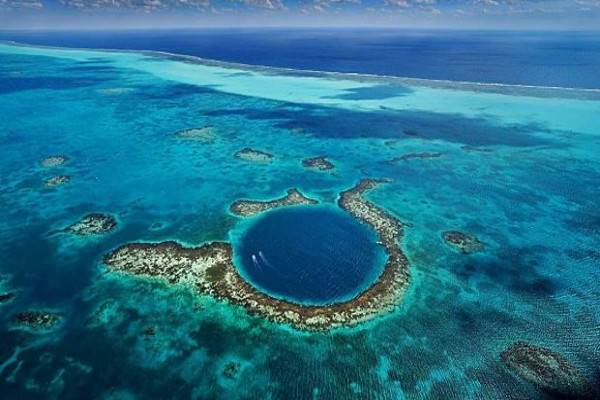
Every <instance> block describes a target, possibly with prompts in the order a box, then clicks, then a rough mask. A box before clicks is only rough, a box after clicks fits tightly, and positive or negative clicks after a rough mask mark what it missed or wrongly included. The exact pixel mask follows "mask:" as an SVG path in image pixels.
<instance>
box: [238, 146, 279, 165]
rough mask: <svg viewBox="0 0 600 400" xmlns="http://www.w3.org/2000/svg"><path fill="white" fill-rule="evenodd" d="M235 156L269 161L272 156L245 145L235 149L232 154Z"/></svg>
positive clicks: (245, 159) (243, 158) (249, 159)
mask: <svg viewBox="0 0 600 400" xmlns="http://www.w3.org/2000/svg"><path fill="white" fill-rule="evenodd" d="M234 157H235V158H239V159H240V160H244V161H250V162H260V163H270V162H272V161H273V158H274V156H273V155H272V154H269V153H267V152H264V151H261V150H255V149H251V148H250V147H246V148H244V149H242V150H239V151H237V152H236V153H235V154H234Z"/></svg>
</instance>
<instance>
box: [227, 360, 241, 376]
mask: <svg viewBox="0 0 600 400" xmlns="http://www.w3.org/2000/svg"><path fill="white" fill-rule="evenodd" d="M240 367H241V364H240V363H239V362H235V361H230V362H228V363H227V365H225V368H223V376H224V377H225V378H227V379H235V378H236V377H237V375H238V373H239V372H240Z"/></svg>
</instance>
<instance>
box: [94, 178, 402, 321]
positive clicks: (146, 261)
mask: <svg viewBox="0 0 600 400" xmlns="http://www.w3.org/2000/svg"><path fill="white" fill-rule="evenodd" d="M382 182H385V181H376V180H362V181H360V182H359V183H358V184H357V185H356V186H355V187H354V188H352V189H349V190H347V191H344V192H342V193H341V194H340V199H339V201H338V206H339V207H340V208H342V209H343V210H345V211H347V212H349V213H350V214H351V215H352V216H354V217H355V218H356V219H358V220H359V221H361V222H362V223H364V224H367V225H368V226H370V227H371V228H372V229H373V230H374V231H375V233H376V234H377V236H378V237H379V241H380V243H381V245H382V246H383V248H384V251H385V253H386V256H387V261H386V262H385V265H384V267H383V272H382V273H381V275H380V276H379V278H378V279H377V281H376V282H375V283H374V284H373V285H372V286H370V287H369V288H367V289H365V290H364V291H363V292H362V293H360V294H358V295H357V296H356V297H354V298H353V299H351V300H348V301H346V302H343V303H336V304H332V305H322V306H320V305H310V306H304V305H300V304H296V303H291V302H289V301H285V300H281V299H276V298H273V297H271V296H269V295H267V294H266V293H263V292H261V291H259V290H257V289H256V288H255V287H254V286H252V285H251V284H250V283H249V282H248V281H246V279H244V278H243V277H242V276H241V274H240V273H239V271H238V270H237V268H236V267H235V265H234V263H233V257H232V253H233V252H232V247H231V245H230V244H229V243H224V242H213V243H207V244H204V245H202V246H200V247H191V248H190V247H184V246H182V245H180V244H179V243H176V242H163V243H132V244H127V245H124V246H121V247H120V248H118V249H116V250H114V251H113V252H111V253H109V254H107V255H106V256H105V257H104V264H105V265H106V266H107V268H108V269H109V270H110V271H113V272H120V273H125V274H131V275H142V276H154V277H160V278H163V279H166V280H167V281H168V282H169V283H173V284H174V283H181V284H186V285H191V286H193V287H195V288H196V290H198V291H199V292H200V293H203V294H208V295H211V296H213V297H214V298H216V299H220V300H225V301H228V302H230V303H232V304H237V305H240V306H242V307H244V308H245V309H246V311H247V312H248V313H250V314H254V315H259V316H263V317H265V318H268V319H269V320H271V321H276V322H279V323H286V324H290V325H292V326H293V327H295V328H297V329H301V330H325V329H330V328H333V327H339V326H351V325H355V324H358V323H360V322H362V321H365V320H368V319H372V318H374V317H375V316H377V315H379V314H381V313H382V312H385V311H390V310H392V309H394V308H395V306H396V305H397V304H398V302H399V300H400V299H401V297H402V294H403V293H404V291H405V290H406V288H407V286H408V283H409V281H410V275H409V269H408V260H407V258H406V256H405V255H404V253H403V252H402V249H401V247H400V240H401V238H402V223H401V222H400V221H399V220H397V219H396V218H394V217H392V216H391V215H389V214H388V213H387V212H385V211H384V210H382V209H380V208H378V207H377V206H375V205H374V204H373V203H371V202H370V201H368V200H367V199H365V198H364V196H363V193H364V192H365V191H367V190H370V189H373V188H375V187H376V186H377V185H378V184H379V183H382Z"/></svg>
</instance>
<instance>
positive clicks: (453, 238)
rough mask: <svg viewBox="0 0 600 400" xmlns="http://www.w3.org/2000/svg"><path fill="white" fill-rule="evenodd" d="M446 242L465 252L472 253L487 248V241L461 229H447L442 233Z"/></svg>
mask: <svg viewBox="0 0 600 400" xmlns="http://www.w3.org/2000/svg"><path fill="white" fill-rule="evenodd" d="M442 238H443V239H444V241H445V242H446V244H447V245H448V246H450V247H452V248H454V249H456V250H458V251H460V252H461V253H463V254H471V253H475V252H478V251H481V250H483V249H484V248H485V243H483V242H482V241H480V240H479V239H477V237H475V236H474V235H472V234H470V233H466V232H461V231H447V232H444V233H443V234H442Z"/></svg>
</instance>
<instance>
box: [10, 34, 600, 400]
mask: <svg viewBox="0 0 600 400" xmlns="http://www.w3.org/2000/svg"><path fill="white" fill-rule="evenodd" d="M0 59H1V61H2V62H1V63H0V88H2V94H1V95H0V112H1V113H2V115H5V116H8V118H6V119H5V121H4V126H3V130H2V131H1V132H0V153H1V154H2V157H0V172H1V174H2V177H3V179H2V181H1V184H0V204H1V205H2V209H3V210H5V212H4V214H3V218H2V219H0V239H1V240H0V249H1V250H2V251H1V253H0V254H1V255H0V273H2V274H3V275H4V276H5V278H4V279H3V281H2V282H1V285H2V291H3V293H4V292H11V293H16V294H17V296H16V297H15V298H14V299H13V300H11V301H10V302H7V303H4V304H2V305H0V312H1V313H0V322H1V323H2V328H1V329H2V337H3V340H2V341H1V343H0V385H1V386H2V391H3V394H4V395H5V396H6V397H7V398H17V397H21V398H22V397H25V396H27V398H47V397H51V398H52V397H54V398H61V399H63V398H81V397H82V396H84V395H85V396H87V397H98V398H103V397H105V398H110V397H111V396H112V397H113V398H114V397H118V396H121V397H123V396H133V397H138V398H147V397H160V396H178V397H182V398H189V397H196V398H206V397H211V398H226V399H231V398H248V397H260V398H263V397H264V394H265V393H268V394H269V395H270V396H271V397H273V398H298V399H304V398H315V397H319V396H321V397H322V398H340V399H348V398H384V399H385V398H390V399H391V398H429V397H433V396H437V397H440V398H457V399H463V398H482V397H483V398H507V399H511V398H514V399H518V398H523V397H526V398H548V397H549V396H548V395H547V394H546V393H545V392H543V391H540V390H539V389H537V388H536V387H535V386H533V385H531V384H529V383H527V382H525V381H523V380H522V379H520V378H519V377H518V376H516V375H514V374H513V373H511V372H510V371H509V370H507V368H505V366H504V365H503V364H502V362H501V360H500V353H501V352H502V351H504V350H505V349H506V348H507V347H508V346H509V345H511V344H512V343H514V342H516V341H521V340H523V341H528V342H531V343H534V344H536V345H540V346H545V347H548V348H551V349H553V350H555V351H557V352H560V353H561V354H563V355H565V356H567V357H568V358H569V360H570V361H571V362H572V363H574V364H575V365H576V366H577V367H578V368H580V369H581V370H582V371H583V373H584V374H585V375H586V376H587V377H588V379H590V380H591V381H592V382H594V383H595V385H596V386H598V377H597V376H598V375H597V366H598V362H597V360H598V359H599V357H600V354H599V353H598V351H599V350H598V349H599V348H600V347H599V346H598V342H599V339H598V334H597V327H598V325H599V321H598V318H599V315H598V314H599V313H598V310H599V309H600V304H599V303H600V300H599V299H600V292H599V291H598V288H597V285H596V282H598V278H599V276H598V273H599V272H598V262H599V260H600V255H599V254H598V248H599V244H600V243H599V241H598V237H599V235H598V233H599V231H598V226H599V218H600V216H599V215H598V207H597V199H598V198H599V197H600V192H599V191H600V188H599V187H598V182H599V181H600V155H599V153H598V146H599V145H600V137H599V132H600V127H599V126H598V125H599V124H598V122H597V120H596V119H595V118H593V116H595V115H600V101H598V94H597V92H594V91H587V92H582V91H566V92H564V91H560V90H557V91H552V90H537V89H526V88H515V87H508V86H507V87H495V88H493V90H492V89H490V88H487V87H485V86H484V87H480V86H469V85H466V86H460V85H450V84H447V85H440V84H439V83H429V82H426V81H425V82H410V81H404V80H400V81H392V82H390V81H389V80H387V79H386V80H385V84H384V83H383V82H382V81H381V80H380V79H379V78H376V77H360V76H358V77H357V76H346V75H337V74H334V75H333V76H332V75H328V74H324V75H320V74H311V75H310V76H304V75H303V74H302V73H294V72H288V73H284V72H283V71H277V70H263V69H256V68H246V67H242V66H231V65H215V64H214V63H212V64H203V63H198V61H197V60H187V61H186V62H183V61H181V60H178V59H173V58H172V57H165V56H160V55H152V54H149V53H146V54H143V55H141V54H136V53H110V52H94V51H62V50H57V49H41V48H34V47H17V46H7V45H2V46H0ZM390 85H392V86H393V87H394V85H397V86H396V87H397V95H394V91H393V90H392V89H390ZM380 86H381V88H382V91H381V93H378V94H377V95H375V94H374V91H375V92H377V87H380ZM361 88H369V89H368V90H367V89H361ZM373 88H375V89H373ZM361 97H364V98H361ZM23 116H26V117H23ZM207 125H212V126H214V127H215V128H214V130H213V132H214V133H215V135H216V136H217V137H216V139H215V140H214V141H213V142H211V143H199V142H193V141H188V140H180V138H178V137H177V136H176V135H174V133H175V132H178V131H181V130H183V129H188V128H193V127H202V126H207ZM245 147H252V148H256V149H259V150H264V151H267V152H269V153H271V154H273V155H274V161H273V162H272V163H268V164H264V163H263V164H259V163H252V162H246V161H243V160H239V159H236V158H235V157H233V154H235V152H236V151H238V150H240V149H242V148H245ZM434 152H436V153H440V154H441V155H440V156H439V157H436V158H420V157H412V158H404V159H402V160H400V161H396V162H389V161H390V160H393V159H394V158H397V157H402V156H403V155H406V154H422V153H434ZM59 154H65V155H67V156H68V157H69V161H68V162H67V163H65V164H64V165H60V166H56V167H52V168H45V167H42V166H41V165H40V160H42V159H43V158H45V157H48V156H52V155H59ZM320 155H327V156H328V157H329V159H330V160H331V161H332V162H334V164H335V165H336V167H337V168H336V170H335V171H333V172H331V173H322V172H317V171H313V170H309V169H306V168H304V167H303V166H302V164H301V160H302V159H305V158H307V157H314V156H320ZM56 175H68V176H70V177H71V180H70V181H69V182H68V183H66V184H64V185H62V186H60V187H57V188H46V187H44V181H45V180H46V179H48V178H50V177H52V176H56ZM365 176H367V177H389V178H391V179H393V182H392V183H390V184H387V185H384V186H381V187H380V188H378V189H377V190H375V191H373V192H372V193H369V198H370V200H372V201H373V202H374V203H376V204H377V205H378V206H380V207H384V208H385V209H386V210H387V211H388V212H390V213H391V214H393V215H395V216H397V217H398V218H399V219H400V220H402V221H404V222H406V223H408V224H410V226H411V227H407V228H406V231H405V237H404V239H403V248H404V250H405V252H406V254H407V256H408V258H409V261H410V265H411V274H412V277H413V279H412V283H411V287H410V289H409V292H408V293H407V294H406V296H405V298H404V299H403V301H402V302H401V304H400V307H399V308H398V310H397V311H396V312H394V313H391V314H387V315H385V316H383V317H381V318H378V319H376V320H373V321H372V322H369V323H366V324H362V325H360V326H358V327H356V328H352V329H340V330H336V331H333V332H329V333H318V334H306V333H301V332H296V331H294V330H293V329H290V328H289V327H286V326H278V325H275V324H272V323H269V322H268V321H266V320H264V319H261V318H256V317H250V316H248V315H246V314H245V313H244V311H243V310H242V309H240V308H237V307H232V306H228V305H227V304H224V303H219V302H215V301H214V300H212V299H211V298H210V297H198V296H196V295H195V294H194V293H195V292H194V291H193V290H189V289H188V288H186V287H185V286H177V287H172V286H168V285H166V284H165V283H164V282H160V281H153V280H149V279H134V278H127V277H121V276H113V275H110V274H108V275H107V274H105V273H104V269H103V267H102V265H101V259H102V256H103V255H104V254H106V253H107V252H109V251H111V250H112V249H114V248H116V247H117V246H119V245H121V244H123V243H129V242H134V241H163V240H171V239H175V240H178V241H180V242H184V243H188V244H191V245H196V244H200V243H203V242H206V241H210V240H227V239H228V238H229V235H230V234H231V232H238V230H242V231H243V230H244V229H245V228H244V227H245V225H244V223H245V221H243V220H242V219H240V218H238V217H235V216H233V215H232V214H231V213H230V212H229V205H230V204H231V203H232V202H234V201H236V200H238V199H240V198H250V199H267V200H268V199H273V198H277V197H280V196H281V195H282V193H285V191H286V190H288V189H289V188H291V187H299V188H300V189H301V190H302V192H303V193H304V194H306V195H307V196H309V197H311V198H316V199H318V200H319V201H320V202H321V203H324V204H325V205H334V204H335V202H336V199H337V195H338V193H339V192H340V191H342V190H345V189H347V188H349V187H351V186H353V185H354V184H355V183H356V182H357V181H358V180H359V179H360V178H362V177H365ZM91 212H107V213H111V214H114V215H116V216H118V220H119V222H120V226H119V229H117V230H116V231H115V232H114V233H111V234H110V235H106V236H103V237H94V238H91V237H90V238H81V237H73V236H69V235H49V234H48V233H49V232H52V231H55V230H57V229H61V228H64V227H66V226H69V225H70V224H72V223H73V222H75V221H77V220H79V219H80V218H81V217H82V216H84V215H86V214H88V213H91ZM246 222H247V221H246ZM448 230H463V231H467V232H470V233H472V234H474V235H476V236H477V237H478V238H479V239H480V240H482V242H484V243H485V245H486V247H485V249H486V250H485V251H483V252H478V253H475V254H471V255H463V254H460V253H458V252H456V251H454V250H453V249H450V248H449V247H448V246H446V244H445V243H444V242H443V240H442V234H443V232H445V231H448ZM27 309H46V310H57V311H60V312H62V313H63V315H64V323H63V324H62V325H61V327H60V329H57V330H56V331H54V332H50V333H45V334H31V333H29V332H26V331H22V330H17V329H14V327H13V325H12V323H11V321H12V320H13V318H14V316H15V314H16V313H17V312H20V311H22V310H27ZM150 328H154V330H153V331H152V330H150ZM148 332H154V334H153V335H150V334H148ZM115 360H118V362H115ZM231 362H234V363H239V369H238V372H237V374H236V375H235V377H233V378H231V377H228V376H226V375H224V373H223V371H224V370H227V366H228V365H229V364H230V363H231ZM299 371H300V372H299ZM48 382H50V383H48Z"/></svg>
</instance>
